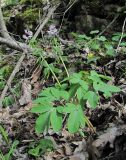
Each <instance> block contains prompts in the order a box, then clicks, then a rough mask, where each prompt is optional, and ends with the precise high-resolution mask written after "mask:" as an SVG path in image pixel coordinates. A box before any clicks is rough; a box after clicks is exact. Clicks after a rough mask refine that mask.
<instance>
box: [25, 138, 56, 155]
mask: <svg viewBox="0 0 126 160" xmlns="http://www.w3.org/2000/svg"><path fill="white" fill-rule="evenodd" d="M54 148H55V147H54V145H53V142H52V141H51V140H50V139H41V140H40V141H39V143H38V144H37V145H36V144H35V143H32V144H30V149H29V151H28V153H29V154H30V155H32V156H35V157H40V156H41V154H43V153H45V152H47V151H52V150H53V149H54Z"/></svg>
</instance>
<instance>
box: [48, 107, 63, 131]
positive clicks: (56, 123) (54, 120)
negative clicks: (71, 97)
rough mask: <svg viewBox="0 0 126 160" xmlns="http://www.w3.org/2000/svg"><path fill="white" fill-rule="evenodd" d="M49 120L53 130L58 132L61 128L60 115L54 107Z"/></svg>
mask: <svg viewBox="0 0 126 160" xmlns="http://www.w3.org/2000/svg"><path fill="white" fill-rule="evenodd" d="M50 120H51V125H52V127H53V130H54V131H55V132H58V131H59V130H60V129H61V128H62V115H61V114H60V113H58V112H57V109H56V108H54V109H53V110H52V112H51V116H50Z"/></svg>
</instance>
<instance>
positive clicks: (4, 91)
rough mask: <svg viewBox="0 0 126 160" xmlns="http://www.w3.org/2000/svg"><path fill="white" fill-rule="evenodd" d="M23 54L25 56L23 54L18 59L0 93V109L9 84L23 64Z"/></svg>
mask: <svg viewBox="0 0 126 160" xmlns="http://www.w3.org/2000/svg"><path fill="white" fill-rule="evenodd" d="M25 54H26V53H25V52H24V53H23V54H22V55H21V57H20V59H19V60H18V62H17V64H16V66H15V68H14V70H13V72H12V73H11V75H10V77H9V79H8V81H7V84H6V85H5V87H4V89H3V91H2V94H1V96H0V107H2V101H3V100H4V98H5V96H6V93H7V91H8V86H9V87H10V85H11V82H12V80H13V79H14V77H15V74H16V73H17V72H18V71H19V68H20V66H21V64H22V62H23V60H24V58H25Z"/></svg>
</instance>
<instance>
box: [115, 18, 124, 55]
mask: <svg viewBox="0 0 126 160" xmlns="http://www.w3.org/2000/svg"><path fill="white" fill-rule="evenodd" d="M125 25H126V17H125V19H124V22H123V26H122V34H121V37H120V40H119V43H118V46H117V48H116V53H117V52H118V48H119V46H120V43H121V42H122V39H123V35H124V32H125Z"/></svg>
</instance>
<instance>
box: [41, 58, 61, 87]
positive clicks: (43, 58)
mask: <svg viewBox="0 0 126 160" xmlns="http://www.w3.org/2000/svg"><path fill="white" fill-rule="evenodd" d="M41 58H42V60H43V61H45V63H46V65H47V67H48V68H49V69H50V71H51V73H52V74H53V76H54V78H55V79H56V81H57V83H58V85H59V86H61V84H60V82H59V80H58V78H57V76H56V74H55V73H54V72H53V70H52V68H51V67H50V66H49V64H48V62H47V61H46V60H45V58H44V57H43V56H42V55H41Z"/></svg>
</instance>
